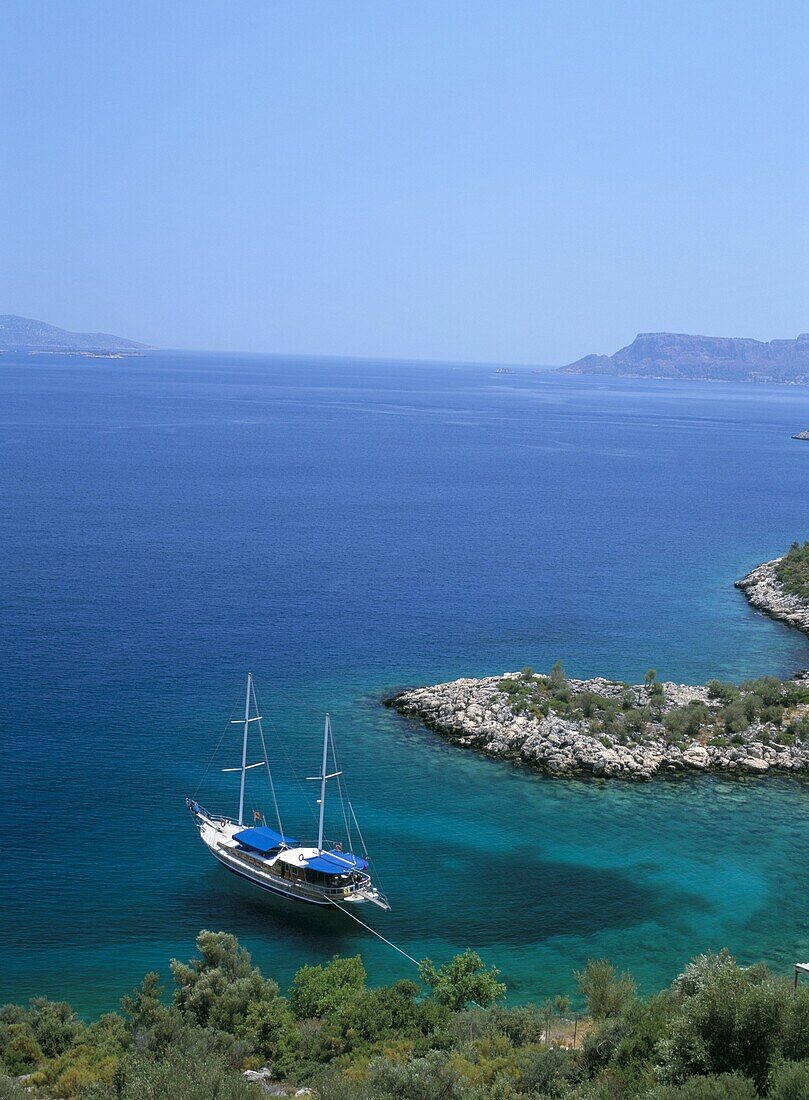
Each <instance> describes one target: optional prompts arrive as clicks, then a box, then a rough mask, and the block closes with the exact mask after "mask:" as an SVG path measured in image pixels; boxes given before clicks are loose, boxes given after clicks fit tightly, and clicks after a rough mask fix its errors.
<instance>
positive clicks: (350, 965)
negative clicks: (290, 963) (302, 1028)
mask: <svg viewBox="0 0 809 1100" xmlns="http://www.w3.org/2000/svg"><path fill="white" fill-rule="evenodd" d="M365 977H366V975H365V967H364V966H363V965H362V959H361V958H360V957H359V955H354V956H353V957H352V958H349V959H341V958H339V957H338V956H335V957H334V958H333V959H332V961H331V962H330V963H327V964H326V966H321V965H318V966H302V967H301V968H300V970H299V971H298V972H297V974H296V975H295V980H294V982H293V984H292V989H291V991H290V995H289V1004H290V1007H291V1009H292V1011H293V1013H294V1014H295V1016H296V1017H297V1018H298V1019H299V1020H307V1019H310V1018H311V1017H314V1016H317V1017H328V1016H331V1015H333V1014H334V1013H336V1012H338V1011H339V1010H340V1008H342V1007H343V1005H344V1004H345V1003H346V1002H347V1001H349V1000H352V999H353V998H354V997H356V996H357V995H358V994H359V993H361V992H362V990H364V989H365Z"/></svg>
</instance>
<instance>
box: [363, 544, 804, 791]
mask: <svg viewBox="0 0 809 1100" xmlns="http://www.w3.org/2000/svg"><path fill="white" fill-rule="evenodd" d="M790 553H791V552H790ZM783 560H784V558H774V559H772V561H768V562H764V563H763V564H762V565H759V566H757V567H756V568H755V569H753V570H752V571H751V572H750V573H748V574H747V575H746V576H745V577H743V578H742V579H741V580H738V581H736V582H735V586H736V587H737V588H738V589H740V590H741V591H742V592H743V593H744V595H745V597H746V598H747V600H748V602H749V603H750V605H751V606H752V607H754V608H756V609H757V610H760V611H762V612H764V613H765V614H767V615H769V616H770V617H771V618H773V619H777V620H778V621H780V622H783V623H785V624H786V625H787V626H791V627H795V628H796V629H798V630H801V631H803V632H804V633H806V634H809V601H807V600H805V599H803V598H801V597H800V596H797V595H794V594H792V593H789V592H787V591H786V590H785V588H784V585H783V583H782V581H781V580H780V578H779V575H778V567H779V565H780V564H781V563H782V561H783ZM383 703H384V705H385V706H387V707H390V708H392V709H393V710H396V711H397V712H398V713H399V714H401V715H402V716H403V717H406V718H412V719H416V720H418V721H419V722H420V723H421V724H422V725H423V726H425V727H426V728H427V729H430V730H433V731H434V732H435V733H437V734H439V735H440V736H442V737H444V738H446V739H447V740H448V741H452V742H453V743H454V744H457V745H461V746H463V747H465V748H472V749H475V750H477V751H478V752H482V753H483V754H485V755H487V756H493V757H497V758H500V759H506V760H510V761H512V762H513V763H515V764H523V765H527V766H528V767H531V768H533V769H534V770H536V771H538V772H541V773H543V774H545V775H552V776H560V777H562V776H563V777H574V776H595V777H599V778H618V779H632V780H647V779H652V778H653V777H656V776H661V775H672V774H675V773H678V772H706V771H710V772H720V773H725V774H735V775H762V774H766V773H768V772H775V773H780V774H785V773H791V774H796V773H798V774H801V773H803V774H805V773H807V772H809V673H799V674H797V675H796V676H795V677H794V678H793V679H792V680H788V681H780V680H777V679H776V678H774V677H766V676H765V677H762V678H761V679H759V680H756V681H751V682H748V683H746V684H742V685H741V687H740V688H737V687H735V686H734V685H732V684H720V683H718V682H717V681H710V682H709V683H708V685H706V686H697V685H689V684H674V683H671V682H665V683H660V682H659V681H657V680H656V677H655V673H654V672H653V671H652V670H650V671H649V673H648V674H647V677H646V680H645V682H644V683H643V684H625V683H622V682H620V681H615V680H606V679H604V678H603V677H596V678H594V679H590V680H568V679H567V677H566V676H565V675H564V671H563V670H562V667H561V665H560V664H557V665H556V666H554V668H553V669H552V670H551V673H550V675H549V676H543V675H537V674H536V673H534V672H533V670H531V669H530V668H526V669H523V670H522V672H518V673H505V674H504V675H502V676H488V677H485V678H483V679H479V680H475V679H459V680H453V681H451V682H449V683H443V684H435V685H432V686H429V687H417V688H411V689H408V690H406V691H401V692H398V693H397V694H395V695H393V696H391V697H389V698H387V699H384V700H383ZM784 720H786V723H787V724H786V725H784Z"/></svg>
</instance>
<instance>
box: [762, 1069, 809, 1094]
mask: <svg viewBox="0 0 809 1100" xmlns="http://www.w3.org/2000/svg"><path fill="white" fill-rule="evenodd" d="M807 1097H809V1061H803V1062H781V1063H779V1065H777V1066H776V1067H775V1068H774V1069H773V1071H772V1074H771V1075H770V1088H769V1091H768V1092H767V1100H807Z"/></svg>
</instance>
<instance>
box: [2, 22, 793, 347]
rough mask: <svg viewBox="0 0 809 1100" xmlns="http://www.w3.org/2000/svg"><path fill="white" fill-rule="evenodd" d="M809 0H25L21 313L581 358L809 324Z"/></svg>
mask: <svg viewBox="0 0 809 1100" xmlns="http://www.w3.org/2000/svg"><path fill="white" fill-rule="evenodd" d="M808 51H809V5H807V4H805V3H803V2H801V3H790V2H781V3H774V2H773V3H765V2H760V3H745V2H743V0H736V2H733V3H722V2H710V0H707V2H706V0H702V2H699V3H696V2H693V3H692V2H688V0H677V2H668V0H643V2H628V0H610V2H606V0H603V2H599V3H596V2H581V0H564V2H563V0H559V2H556V3H543V2H541V0H533V2H525V3H523V2H516V0H514V2H510V0H505V2H501V3H498V2H497V0H489V2H486V3H483V2H478V0H438V2H436V0H432V2H431V3H422V2H420V0H408V2H407V3H402V2H400V0H374V2H368V3H365V2H351V0H346V2H343V3H337V2H335V0H328V2H321V0H298V2H296V3H291V2H283V0H237V2H230V3H226V2H224V0H219V2H210V0H171V2H170V3H166V2H165V0H159V2H157V0H138V2H137V3H128V2H123V0H121V2H119V0H97V2H96V0H71V2H64V0H49V2H43V0H5V2H4V4H3V5H2V10H1V11H0V96H1V97H2V103H3V108H2V111H0V140H2V148H3V153H2V163H1V164H0V199H2V206H3V217H2V219H0V312H13V313H21V314H23V315H26V316H32V317H38V318H42V319H44V320H48V321H51V322H53V323H55V324H58V325H62V326H64V327H67V328H74V329H101V330H107V331H112V332H118V333H120V334H122V335H127V336H131V337H133V338H136V339H143V340H146V341H148V342H150V343H155V344H160V345H163V346H170V347H194V348H217V349H233V350H240V349H241V350H253V351H274V352H301V353H306V352H313V353H323V354H333V355H352V354H355V355H366V356H376V355H379V356H392V357H406V358H407V357H417V358H438V359H457V360H481V361H482V360H487V361H502V362H526V363H531V362H535V363H563V362H568V361H570V360H573V359H576V358H578V357H579V356H581V355H584V354H586V353H587V352H591V351H600V352H611V351H614V350H616V349H617V348H618V347H619V346H621V345H622V344H625V343H628V342H629V341H630V340H631V339H632V337H633V336H634V334H635V333H636V332H637V331H656V330H662V329H667V330H673V331H682V332H701V333H708V334H718V335H739V336H753V337H757V338H760V339H770V338H772V337H779V336H790V335H796V334H797V333H798V332H799V331H803V330H809V294H808V293H807V292H808V291H809V132H808V131H809V80H807V71H806V57H807V55H808Z"/></svg>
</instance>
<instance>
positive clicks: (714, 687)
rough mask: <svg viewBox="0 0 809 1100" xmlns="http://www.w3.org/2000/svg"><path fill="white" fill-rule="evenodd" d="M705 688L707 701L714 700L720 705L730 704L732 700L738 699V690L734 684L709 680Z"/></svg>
mask: <svg viewBox="0 0 809 1100" xmlns="http://www.w3.org/2000/svg"><path fill="white" fill-rule="evenodd" d="M706 686H707V688H708V698H709V699H716V700H717V701H718V702H720V703H732V702H733V700H734V699H738V698H739V689H738V688H737V687H736V685H735V684H731V683H723V682H722V681H721V680H709V681H708V683H707V685H706Z"/></svg>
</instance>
